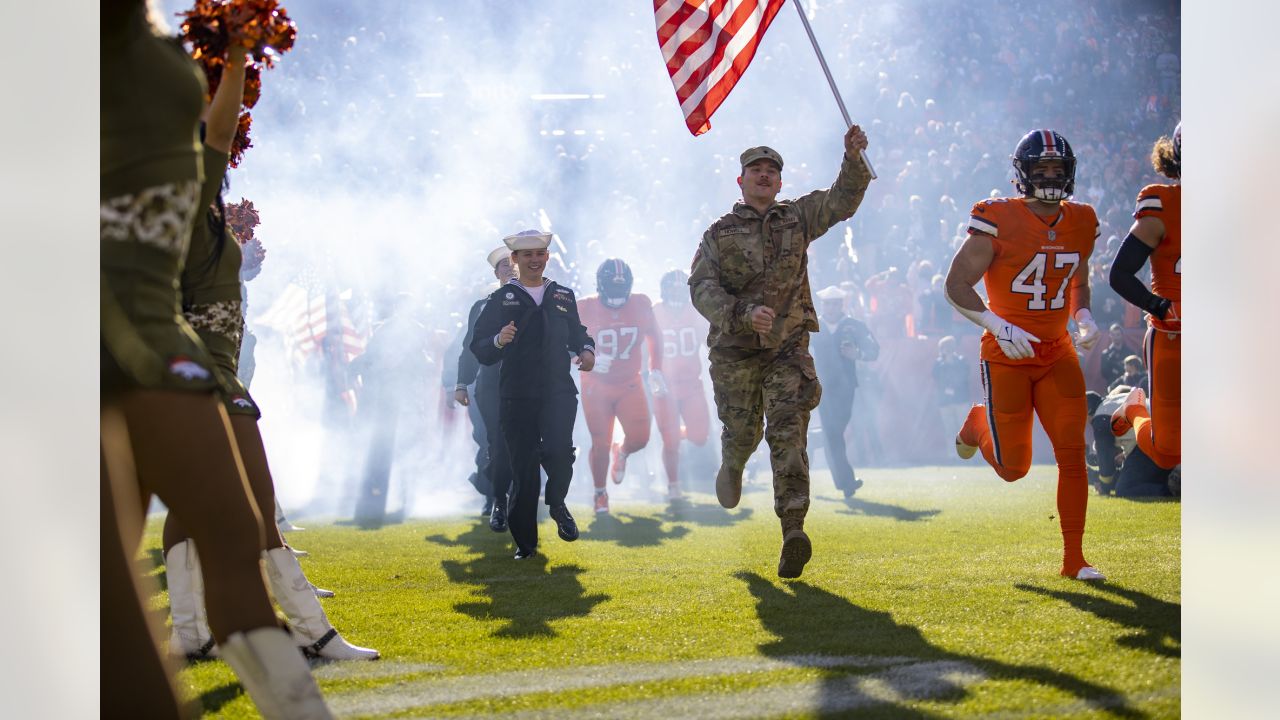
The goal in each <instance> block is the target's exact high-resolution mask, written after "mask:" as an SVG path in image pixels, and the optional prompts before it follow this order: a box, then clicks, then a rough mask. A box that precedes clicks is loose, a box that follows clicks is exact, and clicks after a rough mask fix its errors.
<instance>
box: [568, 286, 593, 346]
mask: <svg viewBox="0 0 1280 720" xmlns="http://www.w3.org/2000/svg"><path fill="white" fill-rule="evenodd" d="M569 307H570V308H571V309H570V310H569V344H568V346H567V347H568V349H569V352H571V353H573V354H575V355H577V354H580V353H581V352H582V351H583V350H590V351H591V354H593V355H594V354H595V352H596V342H595V340H592V339H591V336H590V335H588V334H587V326H586V325H583V324H582V318H580V317H578V300H577V298H574V300H573V303H572V304H570V306H569Z"/></svg>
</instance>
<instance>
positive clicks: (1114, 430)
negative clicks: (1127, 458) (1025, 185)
mask: <svg viewBox="0 0 1280 720" xmlns="http://www.w3.org/2000/svg"><path fill="white" fill-rule="evenodd" d="M1135 405H1141V406H1143V407H1144V408H1145V407H1146V406H1147V393H1146V391H1144V390H1143V389H1142V388H1140V387H1136V388H1134V389H1132V390H1130V391H1129V394H1128V395H1126V396H1125V398H1124V402H1123V403H1121V404H1120V407H1118V408H1116V411H1115V412H1113V413H1111V434H1112V435H1115V436H1116V437H1120V436H1121V435H1124V434H1125V433H1127V432H1129V431H1130V430H1132V429H1133V423H1131V422H1129V413H1128V412H1127V411H1128V410H1129V408H1131V407H1134V406H1135Z"/></svg>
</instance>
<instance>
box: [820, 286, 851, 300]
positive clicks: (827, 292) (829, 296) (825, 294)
mask: <svg viewBox="0 0 1280 720" xmlns="http://www.w3.org/2000/svg"><path fill="white" fill-rule="evenodd" d="M848 296H849V293H846V292H845V291H843V290H841V289H840V288H838V287H836V286H835V285H828V286H826V287H825V288H823V289H821V290H819V291H818V299H819V300H843V299H845V298H846V297H848Z"/></svg>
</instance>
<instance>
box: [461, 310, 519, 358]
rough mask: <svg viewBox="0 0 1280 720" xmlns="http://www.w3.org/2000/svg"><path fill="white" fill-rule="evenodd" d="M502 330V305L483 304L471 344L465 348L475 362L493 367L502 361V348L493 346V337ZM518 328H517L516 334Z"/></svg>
mask: <svg viewBox="0 0 1280 720" xmlns="http://www.w3.org/2000/svg"><path fill="white" fill-rule="evenodd" d="M501 329H502V304H501V303H497V302H493V299H492V298H490V301H489V302H487V303H485V306H484V310H481V311H480V317H478V318H476V325H475V332H474V333H472V338H471V343H470V344H469V345H468V346H467V347H469V348H471V352H472V354H474V355H475V356H476V360H477V361H479V363H480V364H481V365H495V364H497V363H498V362H499V361H500V360H502V350H503V349H502V348H499V347H495V346H494V344H493V336H494V335H497V334H498V331H499V330H501ZM518 331H519V328H517V332H518Z"/></svg>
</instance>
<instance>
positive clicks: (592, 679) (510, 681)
mask: <svg viewBox="0 0 1280 720" xmlns="http://www.w3.org/2000/svg"><path fill="white" fill-rule="evenodd" d="M913 662H916V659H915V658H908V657H873V656H863V655H853V656H824V655H799V656H787V657H780V658H764V657H740V658H713V659H708V660H689V661H685V662H670V663H617V664H611V665H586V666H579V667H571V668H561V669H537V670H527V671H513V672H502V673H491V674H483V675H460V676H450V677H434V678H425V679H415V680H406V681H403V682H398V683H395V684H394V685H390V686H383V687H378V688H371V689H362V690H359V691H356V692H350V693H328V694H326V699H327V700H328V703H329V707H330V708H331V709H332V710H333V712H334V713H336V714H338V715H346V716H359V715H379V714H383V713H391V712H398V711H403V710H411V709H413V708H423V707H427V706H431V705H442V704H447V703H459V702H466V701H469V700H478V699H483V698H501V697H511V696H515V695H527V694H532V693H546V692H561V691H573V690H583V689H587V688H598V687H611V686H614V685H624V684H633V683H642V682H661V681H667V680H685V679H689V678H696V677H713V676H718V675H739V674H743V673H760V672H764V673H769V672H778V671H781V670H794V669H796V668H839V667H847V668H885V667H893V666H895V665H905V664H908V663H913ZM363 664H365V665H368V664H371V663H363ZM373 664H376V663H373ZM910 667H916V666H915V665H912V666H910ZM333 672H334V673H335V677H336V676H338V675H337V674H336V673H338V672H340V671H333ZM881 674H883V673H881ZM913 677H914V676H913ZM735 717H736V716H735Z"/></svg>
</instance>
